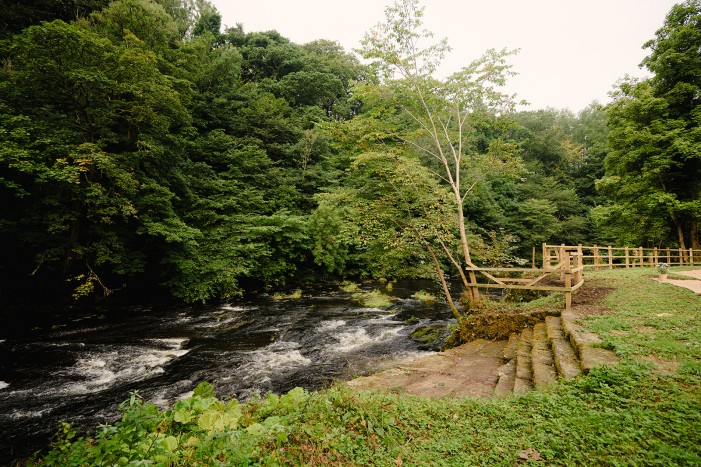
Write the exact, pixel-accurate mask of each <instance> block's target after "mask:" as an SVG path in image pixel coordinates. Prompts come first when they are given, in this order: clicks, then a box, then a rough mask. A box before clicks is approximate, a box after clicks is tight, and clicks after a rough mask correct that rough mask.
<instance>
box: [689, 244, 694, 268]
mask: <svg viewBox="0 0 701 467" xmlns="http://www.w3.org/2000/svg"><path fill="white" fill-rule="evenodd" d="M693 265H694V249H693V248H689V266H693Z"/></svg>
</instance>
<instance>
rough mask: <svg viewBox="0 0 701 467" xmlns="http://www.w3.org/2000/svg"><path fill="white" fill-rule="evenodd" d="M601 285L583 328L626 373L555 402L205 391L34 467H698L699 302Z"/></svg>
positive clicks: (64, 445) (642, 285) (549, 396)
mask: <svg viewBox="0 0 701 467" xmlns="http://www.w3.org/2000/svg"><path fill="white" fill-rule="evenodd" d="M647 275H651V273H650V272H649V271H646V270H641V269H638V270H625V271H602V272H594V273H590V274H589V273H588V277H591V278H601V279H605V280H606V283H607V284H609V285H610V286H611V287H612V288H613V291H612V292H611V293H610V294H609V295H608V296H607V297H605V298H604V299H603V300H604V301H603V304H604V305H605V306H606V307H607V311H606V312H605V313H601V314H599V315H596V316H592V317H589V318H587V319H586V320H585V324H586V326H587V327H588V328H589V329H590V330H593V331H594V332H597V333H599V334H600V335H601V336H602V338H603V339H604V343H605V345H606V346H608V347H610V348H612V349H614V350H615V351H616V352H618V353H619V355H621V356H622V357H623V360H622V363H621V364H620V365H617V366H614V367H608V368H599V369H596V370H594V371H592V372H591V373H590V374H588V375H586V376H582V377H578V378H576V379H574V380H570V381H568V382H561V383H558V384H556V385H554V386H553V387H551V388H550V389H548V390H547V391H532V392H530V393H528V394H525V395H522V396H513V397H508V398H502V399H497V398H493V399H467V398H463V399H445V400H429V399H424V398H417V397H409V396H407V395H404V394H402V392H401V389H397V391H395V392H394V393H390V394H380V393H367V392H354V391H351V390H350V389H348V388H347V387H346V386H345V385H344V384H342V383H339V384H337V385H334V386H333V387H330V388H328V389H325V390H321V391H316V392H306V391H303V390H301V389H295V390H293V391H291V392H290V393H288V394H286V395H283V396H276V395H268V396H267V397H266V398H263V399H260V400H254V401H251V402H248V403H246V404H239V403H238V402H237V401H229V402H224V401H220V400H217V399H216V398H215V397H214V396H213V393H212V388H211V386H210V385H208V384H207V383H203V384H201V385H200V386H199V387H198V389H197V390H196V391H195V394H194V395H193V396H192V397H191V398H189V399H186V400H183V401H179V402H177V403H176V404H175V405H174V406H173V407H172V408H170V409H169V410H166V411H160V410H158V408H157V407H156V406H154V405H152V404H150V403H144V402H143V401H141V400H140V399H139V397H138V396H137V395H134V396H132V398H131V399H130V400H129V401H127V402H125V404H124V415H123V417H122V419H121V420H120V421H119V422H117V423H115V424H114V426H102V427H100V428H99V429H98V430H97V431H96V432H95V433H94V434H93V435H91V436H88V437H78V436H77V435H76V434H75V433H74V432H73V430H72V429H71V427H70V426H68V425H66V426H65V427H64V433H63V434H62V435H61V436H60V439H59V440H58V441H56V442H55V444H54V449H53V451H51V452H50V453H48V454H47V455H45V456H44V457H43V458H37V459H35V460H33V461H31V462H30V464H32V465H100V464H110V465H154V464H156V465H393V466H401V465H504V466H507V465H508V466H513V465H515V464H521V463H523V464H527V463H533V464H535V463H539V462H541V461H542V462H545V463H547V464H550V465H700V464H701V430H699V426H701V384H700V383H701V372H700V371H699V362H700V361H701V348H700V347H699V343H700V342H701V335H700V334H699V332H700V331H699V318H700V316H699V315H701V297H699V296H698V295H695V294H693V293H692V292H690V291H688V290H684V289H680V288H674V287H673V286H671V285H668V284H659V283H657V282H654V281H652V280H651V279H650V277H647Z"/></svg>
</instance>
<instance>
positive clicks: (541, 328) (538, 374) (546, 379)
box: [531, 323, 557, 389]
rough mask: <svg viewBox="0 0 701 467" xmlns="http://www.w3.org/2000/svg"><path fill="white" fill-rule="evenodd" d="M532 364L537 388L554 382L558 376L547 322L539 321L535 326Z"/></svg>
mask: <svg viewBox="0 0 701 467" xmlns="http://www.w3.org/2000/svg"><path fill="white" fill-rule="evenodd" d="M531 364H532V366H533V384H534V385H535V387H536V388H537V389H541V388H544V387H546V386H548V385H550V384H552V383H553V382H554V381H555V379H556V378H557V373H556V372H555V362H554V361H553V353H552V350H551V349H550V342H549V341H548V334H547V331H546V329H545V323H538V324H536V325H535V326H534V327H533V346H532V348H531Z"/></svg>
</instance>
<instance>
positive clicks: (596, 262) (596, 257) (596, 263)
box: [594, 245, 599, 271]
mask: <svg viewBox="0 0 701 467" xmlns="http://www.w3.org/2000/svg"><path fill="white" fill-rule="evenodd" d="M594 269H595V270H596V271H598V270H599V247H598V246H596V245H594Z"/></svg>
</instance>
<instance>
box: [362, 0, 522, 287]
mask: <svg viewBox="0 0 701 467" xmlns="http://www.w3.org/2000/svg"><path fill="white" fill-rule="evenodd" d="M423 11H424V9H423V7H420V6H419V2H418V0H400V1H397V2H395V3H394V4H393V5H392V6H390V7H388V8H386V9H385V22H384V23H381V24H378V25H377V26H376V27H375V28H373V29H372V30H370V31H369V32H368V33H367V34H366V35H365V37H364V39H363V42H362V44H363V47H362V49H361V50H360V52H361V54H362V55H363V56H364V57H365V58H366V59H369V60H371V61H372V63H373V65H374V66H375V67H376V69H377V70H378V72H379V75H380V78H381V83H380V89H379V90H377V89H376V90H374V91H373V93H374V95H375V96H376V97H373V98H377V97H379V98H380V99H385V100H387V101H388V104H389V105H388V108H392V107H394V108H397V109H400V115H398V116H397V117H398V118H399V120H403V122H401V124H400V125H398V126H397V127H396V130H397V131H395V132H393V134H392V137H394V138H398V140H399V141H401V143H402V144H403V145H405V151H406V152H407V153H412V152H413V153H414V154H415V157H418V158H419V159H420V160H423V163H424V164H426V166H427V167H429V168H430V169H431V170H432V171H433V172H434V173H435V174H436V176H437V177H439V179H440V180H442V181H443V182H445V183H446V184H447V188H448V189H449V191H450V193H451V195H452V207H453V212H454V213H455V219H454V222H455V225H456V227H457V230H458V233H459V245H460V252H459V254H455V252H452V251H451V249H450V248H449V245H447V244H446V243H445V242H442V241H438V243H437V244H436V245H433V246H431V245H430V244H427V245H426V249H427V251H428V252H429V254H430V255H431V256H432V257H433V256H434V252H435V251H438V252H439V253H442V254H444V255H445V257H446V258H447V260H448V261H449V262H450V263H451V264H452V266H454V268H455V270H456V272H457V273H459V274H460V276H461V277H462V278H463V280H464V283H465V285H466V286H467V283H468V281H467V279H466V278H465V274H464V269H463V268H464V266H473V263H472V256H471V253H470V242H469V238H468V237H469V236H468V231H467V228H466V219H465V211H464V205H465V201H466V199H467V198H468V196H470V193H471V192H472V190H473V189H474V187H475V186H476V185H477V184H479V183H480V181H481V180H483V179H484V178H486V177H487V176H488V175H489V174H490V173H494V172H496V171H499V170H509V169H513V168H515V167H516V166H517V165H518V164H517V160H516V159H515V158H513V157H512V156H513V154H514V153H515V146H514V145H513V144H511V143H509V142H508V141H506V140H505V139H504V138H502V137H500V136H499V135H498V132H497V134H492V135H488V133H487V132H485V131H484V129H485V128H488V127H490V126H491V127H492V128H494V127H496V126H498V124H497V122H498V119H497V118H496V116H497V115H498V114H499V113H504V112H508V111H510V110H512V108H513V106H514V102H513V99H512V97H511V96H508V95H505V94H504V93H502V92H500V91H499V87H500V86H502V85H503V84H504V82H505V80H506V78H507V77H508V76H509V75H510V74H511V71H510V67H509V65H508V64H507V63H506V58H507V57H508V56H509V55H510V54H512V53H513V52H507V51H505V50H503V51H495V50H490V51H488V52H487V53H486V54H485V55H484V56H483V57H481V58H480V59H478V60H475V61H474V62H472V63H471V64H470V65H468V66H467V67H465V68H463V69H462V70H461V71H459V72H457V73H454V74H453V75H451V76H450V77H449V78H447V79H445V80H439V79H437V78H436V77H435V72H436V70H437V68H438V66H439V64H440V61H441V60H442V58H443V57H444V55H445V54H446V53H447V52H448V51H449V47H448V44H447V41H446V40H445V39H443V40H441V41H438V42H435V43H433V44H429V45H424V44H423V42H424V41H426V40H431V38H432V34H431V33H430V32H428V31H426V30H425V29H423V24H422V17H423ZM367 86H368V87H371V88H372V87H373V85H372V84H368V85H367ZM365 92H366V93H367V92H369V91H368V90H367V89H366V90H365ZM395 121H397V120H396V119H395ZM433 259H434V260H435V259H436V258H435V257H434V258H433ZM436 263H437V261H436ZM437 270H438V272H439V276H441V279H443V277H442V273H441V271H440V268H437ZM469 291H470V296H471V299H472V300H475V299H476V298H477V296H476V290H472V289H469ZM446 294H447V295H449V294H448V293H447V291H446ZM448 299H449V300H450V297H449V296H448Z"/></svg>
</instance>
